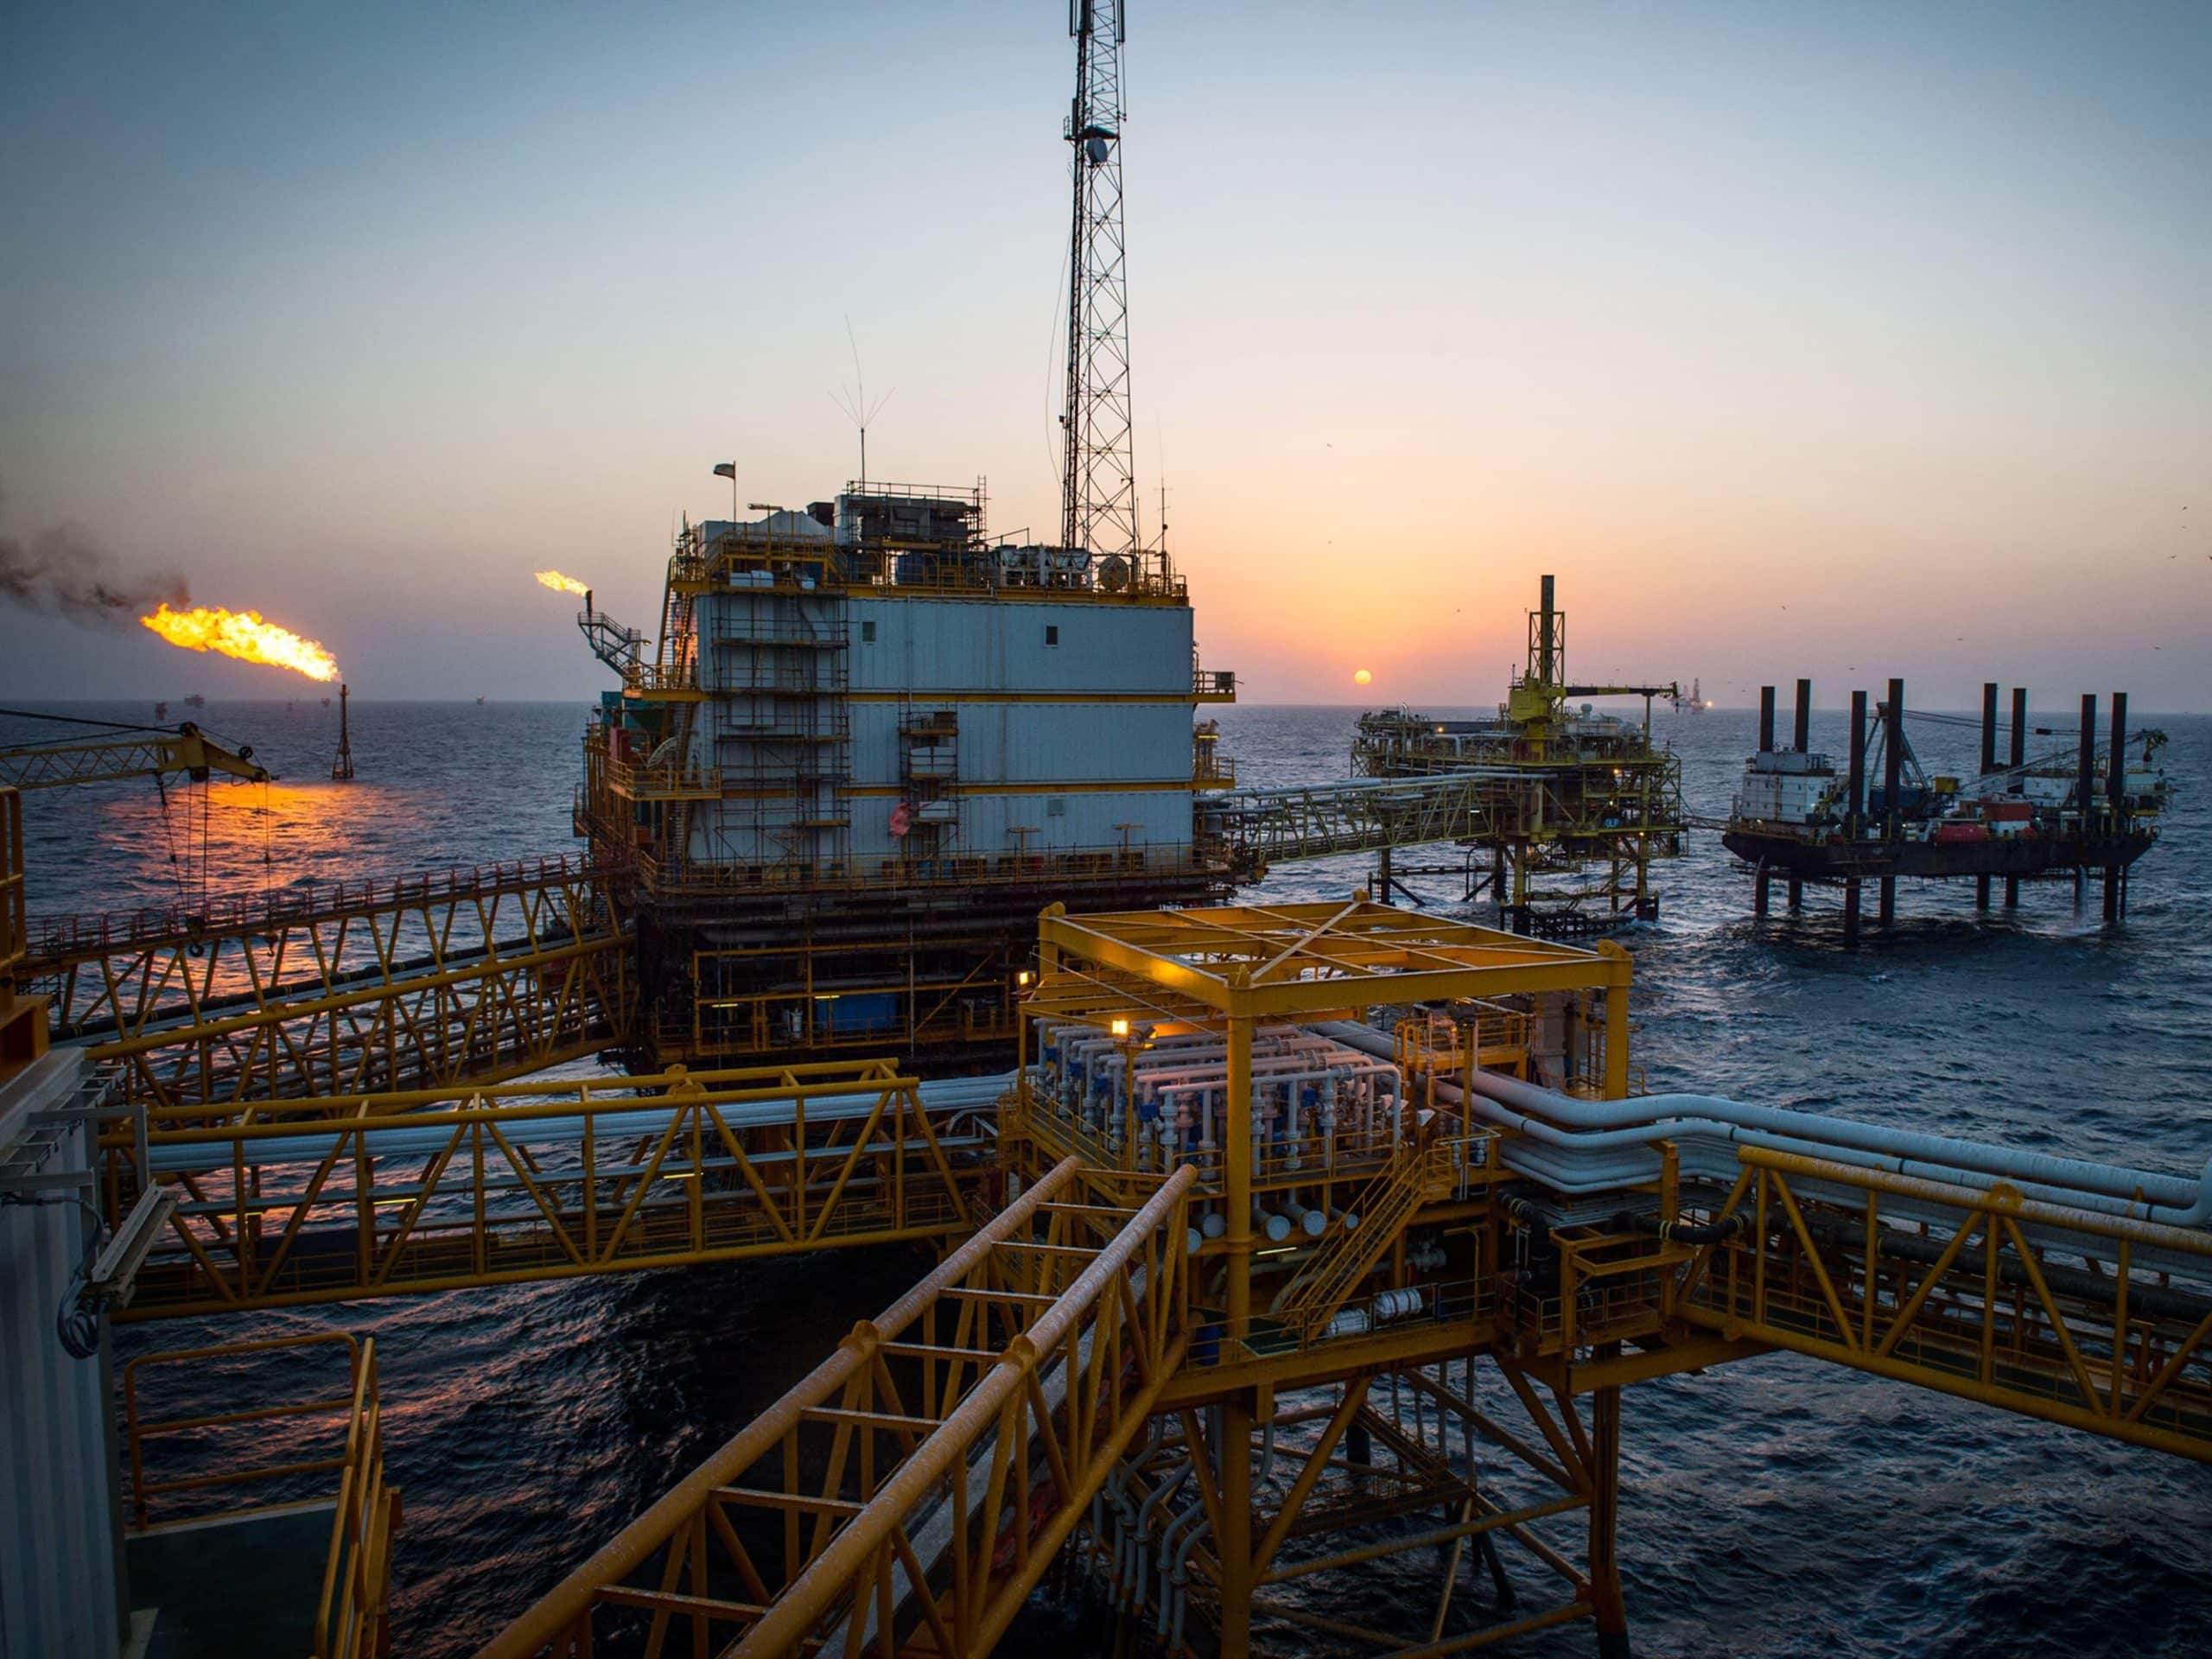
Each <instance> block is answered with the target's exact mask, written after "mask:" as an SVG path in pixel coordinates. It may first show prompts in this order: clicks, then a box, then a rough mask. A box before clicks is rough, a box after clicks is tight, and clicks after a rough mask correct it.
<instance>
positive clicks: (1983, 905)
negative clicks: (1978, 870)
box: [1974, 875, 1989, 910]
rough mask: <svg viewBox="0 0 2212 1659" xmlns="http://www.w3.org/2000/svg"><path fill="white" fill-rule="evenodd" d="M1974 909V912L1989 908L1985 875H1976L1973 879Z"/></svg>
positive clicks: (1987, 885)
mask: <svg viewBox="0 0 2212 1659" xmlns="http://www.w3.org/2000/svg"><path fill="white" fill-rule="evenodd" d="M1974 908H1975V909H1976V910H1987V909H1988V908H1989V878H1988V877H1987V876H1986V875H1977V876H1976V877H1974Z"/></svg>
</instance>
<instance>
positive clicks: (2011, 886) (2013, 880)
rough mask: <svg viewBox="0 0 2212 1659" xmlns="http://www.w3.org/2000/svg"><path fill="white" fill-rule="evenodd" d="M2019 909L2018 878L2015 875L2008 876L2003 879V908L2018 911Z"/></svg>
mask: <svg viewBox="0 0 2212 1659" xmlns="http://www.w3.org/2000/svg"><path fill="white" fill-rule="evenodd" d="M2019 907H2020V878H2019V877H2018V876H2017V875H2008V876H2006V877H2005V909H2007V910H2018V908H2019Z"/></svg>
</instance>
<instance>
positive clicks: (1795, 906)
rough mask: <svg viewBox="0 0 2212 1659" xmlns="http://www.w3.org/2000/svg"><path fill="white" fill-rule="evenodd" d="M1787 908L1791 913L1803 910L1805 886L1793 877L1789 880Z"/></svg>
mask: <svg viewBox="0 0 2212 1659" xmlns="http://www.w3.org/2000/svg"><path fill="white" fill-rule="evenodd" d="M1789 908H1790V909H1791V910H1792V911H1799V910H1802V909H1804V908H1805V884H1804V882H1803V881H1802V880H1799V879H1798V878H1797V877H1796V876H1794V875H1793V876H1791V877H1790V878H1789Z"/></svg>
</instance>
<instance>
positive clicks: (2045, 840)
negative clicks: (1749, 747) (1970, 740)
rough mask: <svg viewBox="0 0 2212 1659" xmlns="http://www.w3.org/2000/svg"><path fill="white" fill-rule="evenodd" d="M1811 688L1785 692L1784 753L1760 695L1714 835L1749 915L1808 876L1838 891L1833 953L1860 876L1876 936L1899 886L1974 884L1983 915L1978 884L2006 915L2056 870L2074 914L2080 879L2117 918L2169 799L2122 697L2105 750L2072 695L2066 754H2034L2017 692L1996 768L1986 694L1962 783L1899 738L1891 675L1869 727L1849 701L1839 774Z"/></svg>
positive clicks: (1847, 930) (2090, 711) (1996, 731)
mask: <svg viewBox="0 0 2212 1659" xmlns="http://www.w3.org/2000/svg"><path fill="white" fill-rule="evenodd" d="M1812 698H1813V687H1812V682H1810V681H1809V680H1800V681H1798V682H1797V701H1796V729H1795V732H1794V734H1793V736H1794V740H1795V741H1794V742H1793V743H1792V744H1791V745H1790V746H1789V747H1777V743H1776V741H1775V688H1774V687H1772V686H1770V685H1769V686H1762V687H1760V688H1759V733H1758V753H1755V754H1753V755H1752V756H1751V759H1750V760H1748V761H1747V762H1745V769H1744V779H1743V783H1742V785H1740V787H1739V788H1738V791H1737V794H1736V798H1735V801H1734V804H1733V805H1732V809H1731V810H1730V813H1729V817H1728V821H1727V823H1726V825H1725V826H1724V830H1723V834H1722V837H1721V839H1722V842H1723V844H1724V845H1726V847H1727V849H1728V850H1729V851H1730V852H1732V853H1734V854H1735V855H1737V856H1738V858H1740V859H1742V860H1744V861H1745V862H1746V863H1748V864H1749V865H1751V867H1752V869H1753V872H1754V882H1755V886H1754V899H1753V905H1754V908H1755V911H1756V913H1758V915H1761V916H1764V915H1765V914H1766V913H1767V907H1768V891H1767V887H1768V882H1769V881H1770V879H1771V878H1772V876H1773V875H1775V874H1781V875H1783V877H1784V878H1785V879H1786V880H1787V881H1788V883H1789V908H1790V909H1791V910H1793V911H1795V910H1796V909H1798V908H1800V906H1802V902H1803V889H1804V884H1805V883H1806V882H1807V881H1814V882H1819V883H1822V884H1826V885H1829V886H1837V887H1841V888H1842V890H1843V934H1844V942H1845V943H1846V944H1856V943H1857V942H1858V938H1859V908H1860V899H1861V888H1862V887H1863V884H1864V883H1866V882H1867V881H1870V880H1871V881H1874V882H1876V883H1877V884H1878V918H1879V921H1880V925H1883V926H1885V927H1887V926H1888V925H1891V922H1892V921H1893V920H1894V919H1895V918H1896V914H1897V882H1898V880H1900V879H1904V880H1956V879H1959V878H1961V877H1967V876H1971V877H1972V878H1973V879H1974V901H1975V904H1976V906H1978V907H1980V908H1981V909H1985V910H1986V909H1987V908H1988V906H1989V901H1990V892H1991V883H1992V882H1993V880H1998V879H1999V878H2001V879H2002V880H2003V881H2004V883H2005V906H2006V907H2007V908H2008V909H2009V908H2011V907H2012V906H2016V905H2018V903H2019V899H2020V883H2021V882H2022V881H2023V880H2037V879H2042V878H2050V877H2058V876H2067V875H2071V876H2072V877H2073V878H2074V881H2075V899H2076V903H2077V904H2078V903H2079V902H2080V896H2081V893H2082V888H2083V887H2084V886H2085V885H2086V882H2087V880H2088V872H2089V871H2091V870H2093V869H2094V870H2099V871H2101V872H2102V874H2103V878H2104V918H2105V919H2106V920H2107V921H2108V922H2111V921H2117V920H2119V919H2120V917H2121V916H2122V915H2124V914H2125V913H2126V908H2127V874H2128V870H2129V868H2130V867H2131V866H2133V863H2134V862H2135V861H2136V860H2137V859H2139V858H2140V857H2142V856H2143V855H2144V854H2145V853H2147V852H2148V851H2150V849H2151V848H2152V844H2153V843H2154V842H2156V841H2157V840H2158V815H2159V814H2160V813H2161V812H2162V811H2163V810H2164V808H2165V804H2166V797H2167V793H2168V785H2167V782H2166V777H2165V773H2164V771H2163V770H2161V769H2159V768H2158V766H2156V765H2155V760H2156V757H2157V755H2158V751H2159V750H2160V749H2161V748H2163V747H2164V746H2165V742H2166V736H2165V734H2164V732H2161V731H2158V730H2156V729H2146V730H2140V731H2136V732H2133V733H2131V732H2130V731H2129V729H2128V726H2127V694H2126V692H2124V691H2120V692H2114V693H2113V699H2112V732H2111V735H2110V737H2109V739H2108V740H2107V741H2106V742H2105V743H2103V744H2102V745H2100V744H2099V742H2098V740H2097V700H2096V698H2095V697H2094V696H2083V697H2082V716H2081V723H2080V725H2079V726H2078V727H2077V728H2075V731H2074V732H2072V733H2071V734H2068V735H2071V736H2073V737H2074V738H2075V745H2074V747H2073V748H2072V749H2070V750H2069V749H2064V748H2058V749H2053V750H2050V751H2049V752H2046V753H2041V754H2037V755H2033V756H2031V755H2030V754H2029V753H2027V740H2028V736H2029V733H2030V728H2029V723H2028V693H2027V690H2026V689H2025V688H2024V687H2019V686H2016V687H2014V688H2013V690H2012V722H2011V727H2010V749H2011V756H2010V760H2009V761H2008V762H2007V763H2006V764H2005V765H2002V766H2000V765H1999V761H1998V754H1997V749H1998V739H1999V735H2000V734H2003V733H2004V731H2005V728H2003V727H2001V726H2000V725H1999V721H1998V718H1997V709H1998V702H1999V688H1998V686H1997V685H1995V684H1994V683H1988V684H1985V685H1984V686H1983V687H1982V689H1981V722H1980V732H1981V755H1980V767H1979V769H1978V770H1977V772H1976V773H1975V775H1974V777H1973V779H1970V780H1967V782H1966V783H1965V784H1964V785H1962V784H1961V779H1958V778H1956V777H1952V776H1946V775H1942V774H1936V775H1930V774H1929V772H1928V771H1927V770H1926V769H1925V768H1924V767H1923V766H1922V765H1921V763H1920V758H1919V756H1918V755H1917V754H1916V753H1914V751H1913V747H1912V741H1911V739H1910V737H1909V736H1908V735H1907V734H1906V731H1905V724H1904V722H1905V720H1906V718H1907V710H1906V709H1905V703H1904V681H1903V680H1897V679H1893V680H1891V682H1890V683H1889V695H1888V696H1887V697H1886V698H1885V700H1884V701H1883V702H1880V703H1878V704H1877V705H1876V706H1875V710H1874V714H1875V721H1876V723H1875V724H1874V725H1872V727H1871V728H1870V726H1869V722H1868V719H1867V707H1866V702H1867V699H1866V693H1865V692H1864V691H1854V692H1853V693H1852V694H1851V724H1850V736H1849V739H1848V742H1849V750H1850V758H1849V761H1848V763H1847V767H1846V769H1845V770H1843V771H1841V772H1839V771H1838V770H1837V767H1836V764H1835V761H1834V759H1833V758H1831V757H1830V756H1827V755H1825V754H1821V753H1815V751H1814V749H1813V748H1812V746H1811V736H1810V734H1811V723H1812ZM1919 717H1920V718H1922V719H1932V720H1938V721H1944V722H1945V723H1959V722H1961V721H1962V717H1958V716H1951V715H1921V716H1919ZM2036 729H2037V734H2039V735H2043V736H2054V735H2059V734H2058V733H2056V732H2055V731H2054V729H2053V728H2049V727H2043V728H2036ZM1870 731H1871V734H1872V743H1871V746H1870V743H1869V734H1870ZM2137 751H2139V756H2137V758H2135V759H2133V760H2131V758H2130V757H2131V754H2133V753H2135V752H2137ZM1877 774H1878V775H1879V778H1880V781H1879V783H1875V782H1873V781H1872V780H1873V779H1874V778H1875V776H1876V775H1877Z"/></svg>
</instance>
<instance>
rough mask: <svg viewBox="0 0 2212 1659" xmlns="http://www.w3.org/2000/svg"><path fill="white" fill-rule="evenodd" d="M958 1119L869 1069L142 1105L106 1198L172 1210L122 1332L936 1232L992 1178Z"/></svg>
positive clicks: (977, 1198) (853, 1064)
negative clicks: (167, 1203)
mask: <svg viewBox="0 0 2212 1659" xmlns="http://www.w3.org/2000/svg"><path fill="white" fill-rule="evenodd" d="M206 1116H207V1113H206V1111H205V1109H204V1108H200V1107H197V1106H191V1107H170V1108H155V1109H151V1110H150V1111H149V1113H148V1118H149V1123H148V1134H147V1136H146V1138H145V1140H144V1141H136V1140H133V1139H131V1138H130V1137H128V1136H126V1135H118V1136H117V1137H116V1138H115V1139H114V1140H112V1141H110V1142H108V1143H107V1144H106V1145H105V1147H104V1151H105V1154H106V1157H107V1160H108V1165H109V1168H108V1175H109V1179H108V1180H107V1183H106V1188H107V1194H108V1202H109V1204H110V1205H111V1208H112V1209H113V1210H114V1211H116V1212H117V1213H122V1212H123V1211H125V1210H127V1208H128V1206H129V1205H130V1203H131V1202H132V1201H133V1200H134V1199H135V1198H136V1196H137V1193H138V1192H142V1191H143V1190H144V1188H145V1187H146V1186H147V1185H148V1184H149V1182H152V1181H155V1180H170V1181H177V1182H180V1183H182V1184H183V1190H184V1192H185V1193H186V1194H187V1196H186V1198H185V1200H184V1202H182V1203H181V1204H180V1205H178V1206H177V1207H176V1210H175V1213H174V1215H173V1216H172V1217H171V1221H170V1226H169V1229H168V1231H167V1232H165V1233H164V1235H163V1236H162V1239H161V1240H160V1242H159V1243H157V1244H156V1246H155V1248H154V1249H153V1252H152V1254H151V1255H149V1257H148V1258H147V1261H146V1262H145V1265H144V1266H143V1268H141V1269H140V1272H139V1275H138V1290H137V1295H136V1296H135V1297H134V1298H133V1300H132V1301H131V1304H130V1308H129V1309H128V1311H127V1313H125V1314H124V1315H123V1317H124V1318H127V1319H160V1318H164V1317H168V1316H171V1315H175V1314H180V1313H202V1312H209V1311H213V1310H215V1309H217V1308H221V1309H224V1310H226V1311H234V1310H238V1309H245V1308H252V1307H270V1306H296V1305H301V1304H307V1303H315V1302H327V1301H336V1300H348V1299H351V1298H355V1297H360V1296H373V1295H392V1294H408V1293H412V1292H419V1291H425V1290H444V1289H454V1288H460V1287H467V1286H474V1285H487V1284H508V1283H517V1282H522V1281H537V1280H543V1279H556V1278H574V1277H578V1276H582V1275H586V1274H605V1273H620V1272H628V1271H633V1270H636V1269H639V1268H655V1267H671V1266H682V1265H688V1264H693V1263H698V1262H719V1261H732V1260H737V1259H741V1258H743V1257H747V1256H753V1255H778V1254H785V1253H790V1252H797V1251H804V1250H809V1249H821V1248H826V1247H829V1246H833V1245H839V1244H849V1243H862V1242H868V1241H871V1240H873V1241H878V1242H892V1241H894V1240H906V1239H920V1238H941V1237H944V1236H950V1235H953V1234H957V1233H961V1232H964V1231H966V1230H969V1228H970V1227H972V1226H973V1225H974V1223H975V1217H976V1213H977V1211H978V1209H979V1207H980V1205H982V1195H983V1194H984V1192H986V1191H987V1190H988V1189H990V1188H991V1187H993V1186H994V1185H995V1181H996V1179H997V1176H996V1172H995V1169H994V1168H993V1167H992V1166H989V1165H988V1163H986V1162H985V1161H983V1160H982V1156H981V1154H982V1151H983V1150H984V1147H985V1146H986V1144H987V1143H986V1142H985V1141H983V1139H982V1135H981V1131H980V1129H979V1128H977V1127H976V1125H975V1124H974V1123H972V1122H967V1121H966V1120H968V1119H969V1118H970V1117H971V1116H973V1109H972V1108H966V1107H934V1108H933V1107H931V1106H929V1105H928V1104H927V1103H925V1102H924V1101H923V1100H922V1099H921V1098H920V1096H919V1093H918V1089H917V1087H916V1085H915V1084H914V1082H913V1081H912V1079H911V1078H905V1077H899V1076H898V1075H897V1074H896V1071H895V1069H893V1067H892V1065H891V1063H889V1062H887V1061H883V1060H880V1059H869V1060H843V1061H821V1062H813V1063H809V1064H804V1065H793V1066H775V1067H760V1066H756V1067H750V1068H743V1069H731V1070H727V1071H705V1072H699V1073H687V1072H686V1071H683V1068H681V1067H677V1068H674V1069H673V1070H671V1071H667V1072H663V1073H659V1074H655V1075H651V1076H642V1077H622V1078H615V1079H599V1080H596V1081H594V1080H579V1079H554V1080H543V1081H537V1082H532V1083H528V1084H504V1085H495V1086H492V1087H488V1088H485V1089H481V1090H467V1091H455V1090H418V1091H410V1092H408V1093H403V1094H397V1095H377V1094H371V1095H367V1096H355V1097H353V1098H352V1099H349V1100H345V1101H337V1102H334V1101H331V1100H327V1099H310V1100H293V1101H277V1102H262V1103H256V1104H255V1105H254V1106H253V1108H252V1109H251V1111H250V1112H248V1113H245V1114H243V1115H241V1116H240V1117H239V1118H238V1121H233V1122H205V1121H204V1119H205V1118H206ZM956 1118H957V1119H960V1120H963V1121H962V1122H961V1123H960V1124H959V1126H958V1127H957V1128H956V1127H955V1125H954V1120H955V1119H956Z"/></svg>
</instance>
